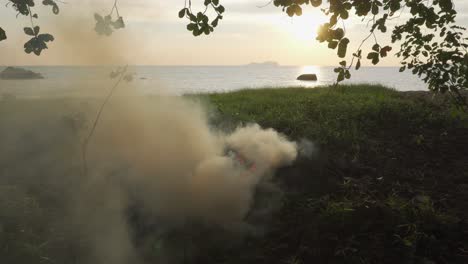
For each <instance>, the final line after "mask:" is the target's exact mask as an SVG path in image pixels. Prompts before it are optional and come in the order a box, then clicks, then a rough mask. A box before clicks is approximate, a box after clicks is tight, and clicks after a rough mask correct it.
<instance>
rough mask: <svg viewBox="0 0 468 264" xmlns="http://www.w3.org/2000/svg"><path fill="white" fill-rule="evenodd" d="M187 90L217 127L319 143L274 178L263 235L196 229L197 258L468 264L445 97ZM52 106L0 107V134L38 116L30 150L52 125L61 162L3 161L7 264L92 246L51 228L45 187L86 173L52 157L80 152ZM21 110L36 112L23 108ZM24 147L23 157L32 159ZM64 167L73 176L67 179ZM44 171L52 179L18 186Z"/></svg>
mask: <svg viewBox="0 0 468 264" xmlns="http://www.w3.org/2000/svg"><path fill="white" fill-rule="evenodd" d="M190 97H192V98H193V97H195V98H196V99H197V100H202V101H204V102H205V103H206V104H208V105H209V107H210V108H211V109H212V110H213V111H212V112H214V113H215V114H214V115H212V117H211V121H212V123H213V125H214V126H217V127H220V128H225V129H232V128H233V127H234V126H237V125H239V124H241V123H258V124H260V125H261V126H262V127H265V128H269V127H271V128H274V129H276V130H278V131H280V132H282V133H283V134H285V135H286V136H288V137H289V138H291V139H294V140H301V139H308V140H310V141H312V142H313V143H314V144H315V146H316V153H315V154H316V155H314V156H313V157H312V158H300V159H299V160H298V161H297V162H296V163H295V164H293V165H292V166H289V167H286V168H282V169H280V170H279V171H278V172H277V173H276V176H275V181H276V183H277V184H278V185H279V186H281V187H282V190H283V191H284V196H283V199H282V202H281V205H280V208H279V210H278V211H276V212H275V213H274V215H273V216H272V218H271V219H269V221H267V225H266V228H265V229H264V230H263V231H264V232H262V233H261V235H251V236H247V237H245V238H243V240H242V241H241V242H240V243H234V242H232V243H231V242H229V243H228V241H231V240H229V238H230V235H229V234H222V232H221V234H220V233H219V230H218V232H215V233H213V232H211V233H210V232H208V231H207V232H198V233H197V230H193V235H192V237H191V241H190V244H191V245H195V246H196V247H197V250H195V253H193V252H192V253H193V256H194V258H193V259H192V260H191V263H255V264H259V263H414V264H418V263H468V254H467V252H468V222H467V219H468V213H467V212H466V208H467V206H468V162H467V160H468V149H467V148H466V146H467V145H468V114H467V113H466V112H463V111H460V110H459V109H457V108H456V107H454V106H453V105H451V104H450V103H449V102H448V101H447V99H446V98H445V97H438V98H436V99H434V100H433V99H431V96H429V95H428V94H427V93H424V92H421V93H419V92H409V93H403V92H397V91H394V90H391V89H387V88H385V87H382V86H375V85H350V86H340V87H339V88H337V89H332V88H329V87H321V88H316V89H306V88H284V89H261V90H242V91H237V92H232V93H220V94H208V95H195V96H190ZM51 102H52V101H44V102H42V101H35V102H34V103H31V102H26V104H24V103H22V102H21V100H18V102H7V103H6V104H3V105H2V104H0V116H2V118H4V119H2V120H3V121H4V123H3V124H2V123H0V128H2V129H1V130H0V135H1V136H2V137H3V138H8V137H9V136H11V135H10V133H12V131H9V130H8V126H7V125H5V124H8V123H12V124H13V123H15V122H17V121H16V119H15V117H17V118H18V119H21V118H20V117H21V116H23V115H24V116H25V117H29V113H34V115H35V116H36V115H37V118H36V119H37V120H36V121H35V123H34V124H29V123H26V124H17V123H16V124H15V125H18V126H19V127H21V128H22V130H21V131H22V132H21V133H24V135H22V141H23V142H22V143H23V144H24V146H29V145H30V144H31V142H34V140H35V138H36V137H37V134H43V132H44V131H43V130H46V131H47V132H48V134H47V135H48V136H47V137H46V138H49V137H50V138H53V140H54V141H55V144H56V145H60V147H57V148H52V151H53V154H54V155H53V156H52V157H55V158H56V160H38V161H37V163H38V164H28V165H30V166H33V167H34V168H35V169H34V170H28V169H27V168H26V166H20V165H17V166H10V167H7V166H3V167H2V166H0V255H1V256H3V258H2V261H0V262H2V263H7V264H10V263H39V262H53V261H55V262H57V263H77V262H76V259H79V255H80V253H79V252H82V251H83V250H85V249H84V248H86V247H85V245H83V244H82V243H83V242H80V241H71V242H69V243H68V242H67V243H66V242H64V241H68V239H66V237H67V234H68V233H69V232H71V231H70V230H68V229H70V228H71V227H67V226H54V228H53V229H49V228H44V226H48V225H50V221H51V219H56V218H57V215H60V211H61V210H64V209H63V208H62V207H66V206H67V205H66V204H61V203H60V202H59V201H58V200H57V199H56V196H57V195H55V192H57V193H60V191H61V190H58V188H59V187H57V189H55V188H54V186H55V185H53V184H50V183H55V182H56V181H57V180H59V181H63V182H67V181H68V182H69V183H67V184H69V185H70V186H73V182H74V180H73V177H76V175H79V164H71V167H70V168H66V170H65V169H61V168H58V167H57V166H58V165H57V163H59V162H57V160H62V159H63V160H65V159H67V158H70V159H76V158H77V157H75V156H73V157H72V156H70V154H69V153H71V152H73V151H70V150H67V151H65V152H63V151H62V149H61V147H63V146H65V147H70V148H72V147H73V146H74V147H76V146H75V145H76V142H74V141H75V140H76V135H74V134H73V133H76V131H74V130H73V126H71V125H70V124H69V123H70V122H68V121H67V120H68V119H67V118H64V119H63V120H62V121H63V122H62V123H58V124H56V123H53V122H51V124H45V123H43V122H42V120H44V118H45V117H49V118H50V117H51V116H52V115H53V116H56V117H57V118H60V117H61V116H63V115H64V114H63V113H61V112H57V111H55V110H54V109H53V107H52V108H51V107H50V104H51ZM8 104H11V105H13V106H14V107H10V106H8ZM53 104H54V105H56V106H57V107H61V108H66V107H67V105H68V104H67V103H66V102H61V101H53ZM74 104H76V105H78V106H79V102H74ZM25 105H27V107H28V108H30V109H32V110H31V111H29V112H28V111H25V112H23V107H24V106H25ZM19 110H21V111H19ZM7 121H8V122H7ZM60 124H62V125H60ZM30 126H32V127H34V130H29V129H28V127H30ZM36 130H37V131H36ZM36 132H38V133H37V134H36ZM50 134H51V136H50ZM2 137H0V140H1V139H2ZM0 142H2V141H0ZM5 142H8V141H5ZM5 146H6V145H5ZM32 146H35V147H37V148H38V150H35V151H36V152H40V151H41V150H45V149H47V150H48V151H51V148H50V145H49V144H47V145H44V146H43V145H40V144H36V145H34V144H33V145H32ZM53 146H55V145H53ZM10 147H11V149H10V150H11V152H14V149H13V146H10ZM7 150H8V148H7ZM9 153H10V151H9V152H8V153H2V152H0V165H1V164H2V162H3V163H4V164H12V163H11V162H10V163H9V160H11V159H12V157H9V156H8V155H9ZM64 153H68V154H64ZM20 154H21V155H19V156H18V157H19V158H21V159H24V160H26V161H27V160H28V157H29V156H30V155H33V154H31V153H30V152H28V151H25V152H24V153H20ZM51 167H52V168H53V169H50V168H51ZM75 170H76V171H75ZM63 171H68V172H70V175H67V176H68V177H62V176H63V175H61V174H60V173H62V172H63ZM37 174H42V175H47V177H44V179H41V181H34V184H32V186H28V187H27V188H26V187H25V186H23V184H24V183H25V182H28V179H30V178H31V177H36V176H37ZM55 174H56V175H55ZM47 182H48V183H47ZM46 183H47V184H49V185H50V186H49V187H47V189H45V185H46ZM15 185H21V187H20V188H17V187H16V186H15ZM56 185H57V186H63V183H57V184H56ZM44 190H47V191H44ZM54 197H55V198H54ZM54 199H55V200H54ZM260 206H261V205H260ZM51 216H53V217H51ZM250 221H251V219H247V222H249V223H250ZM264 227H265V226H264ZM136 228H138V227H136ZM145 233H146V236H148V237H152V241H153V242H152V243H148V244H145V245H143V246H142V248H141V249H140V252H141V253H142V255H143V258H144V259H146V260H148V261H149V262H151V260H152V259H153V258H154V259H157V254H158V250H159V249H157V248H160V247H161V245H160V244H161V241H160V238H159V237H158V235H157V230H151V229H150V230H145ZM168 236H170V237H171V239H169V241H170V242H168V243H174V244H175V246H174V247H172V248H173V249H176V250H175V251H176V253H174V254H179V255H181V256H182V255H184V256H185V251H184V253H183V254H182V253H181V250H177V249H178V247H179V246H180V244H178V241H179V240H180V238H182V239H184V240H185V239H187V238H186V234H185V233H184V232H182V234H179V233H178V231H177V230H176V231H174V234H169V235H168ZM44 240H45V241H47V243H44ZM171 241H172V242H171ZM174 241H175V242H174ZM232 241H234V240H232ZM236 241H237V240H236ZM70 252H71V253H70ZM181 256H179V258H178V260H180V262H181V261H182V260H183V258H182V257H181ZM176 259H177V258H176Z"/></svg>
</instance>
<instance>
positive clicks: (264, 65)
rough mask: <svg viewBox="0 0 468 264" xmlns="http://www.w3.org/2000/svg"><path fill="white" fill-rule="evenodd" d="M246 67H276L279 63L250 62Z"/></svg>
mask: <svg viewBox="0 0 468 264" xmlns="http://www.w3.org/2000/svg"><path fill="white" fill-rule="evenodd" d="M247 66H257V67H258V66H261V67H278V66H279V63H278V62H276V61H265V62H252V63H249V64H247Z"/></svg>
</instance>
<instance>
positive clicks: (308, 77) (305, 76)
mask: <svg viewBox="0 0 468 264" xmlns="http://www.w3.org/2000/svg"><path fill="white" fill-rule="evenodd" d="M297 79H298V80H299V81H317V74H313V73H311V74H302V75H300V76H299V77H297Z"/></svg>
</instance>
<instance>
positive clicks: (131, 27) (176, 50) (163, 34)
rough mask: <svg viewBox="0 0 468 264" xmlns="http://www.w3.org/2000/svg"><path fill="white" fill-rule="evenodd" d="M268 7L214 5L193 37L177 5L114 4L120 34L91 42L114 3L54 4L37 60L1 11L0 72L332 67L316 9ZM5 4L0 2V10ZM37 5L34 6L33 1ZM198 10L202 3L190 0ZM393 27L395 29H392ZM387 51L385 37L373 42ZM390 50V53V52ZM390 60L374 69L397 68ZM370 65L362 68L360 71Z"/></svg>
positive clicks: (252, 0)
mask: <svg viewBox="0 0 468 264" xmlns="http://www.w3.org/2000/svg"><path fill="white" fill-rule="evenodd" d="M268 1H269V0H220V2H221V3H222V4H223V5H224V6H225V7H226V13H225V15H224V19H223V20H221V22H220V24H219V26H218V28H216V29H215V32H214V33H213V34H211V35H209V36H201V37H193V36H192V35H191V33H190V32H188V31H187V30H186V28H185V26H186V24H187V20H185V19H179V18H178V16H177V14H178V11H179V10H180V9H181V8H183V6H184V0H119V2H118V6H119V11H120V14H121V15H122V16H123V17H124V19H125V22H126V28H125V29H124V30H119V31H118V32H116V33H114V34H113V35H112V36H110V37H100V36H97V35H96V34H95V33H94V31H93V28H94V18H93V14H94V13H100V14H107V13H109V11H110V9H111V8H112V5H113V2H114V0H67V1H66V2H65V3H63V4H59V5H60V7H61V12H60V14H59V15H58V16H56V15H53V14H52V12H51V11H50V9H49V8H45V7H42V6H39V7H36V8H35V12H37V13H38V14H39V19H38V20H37V22H36V23H37V24H38V25H40V26H41V31H42V32H48V33H51V34H53V35H54V36H55V38H56V39H55V41H54V42H52V43H50V44H49V49H48V50H46V51H45V52H44V53H43V54H42V55H41V56H39V57H37V56H35V55H28V54H25V53H24V52H23V49H22V47H23V44H24V42H26V41H27V40H28V36H26V35H25V34H24V33H23V30H22V28H23V27H25V26H28V25H30V21H29V19H28V18H27V17H24V16H18V17H16V12H15V11H14V10H13V9H12V8H11V7H10V8H4V7H2V8H0V26H1V27H3V28H4V29H5V30H6V31H7V35H8V40H7V41H2V42H0V65H90V64H91V65H92V64H121V63H128V64H138V65H242V64H248V63H251V62H262V61H276V62H278V63H280V64H281V65H320V66H330V65H333V66H335V65H337V64H338V62H339V61H340V60H341V59H339V58H338V57H337V56H336V51H334V50H330V49H328V48H327V46H326V44H323V43H319V42H317V41H316V40H315V34H316V28H317V26H318V25H319V24H321V23H324V22H326V21H327V18H326V17H325V16H324V15H323V14H322V13H321V11H320V10H318V9H317V8H312V7H309V8H306V9H305V10H304V12H303V16H302V17H294V18H290V17H288V16H287V15H286V14H285V13H283V12H281V9H279V8H276V7H274V6H273V5H268V6H266V7H263V8H259V6H262V5H265V4H266V3H268ZM3 2H4V3H6V2H7V1H6V0H0V4H1V5H2V6H4V3H3ZM36 2H38V3H39V2H41V1H36ZM192 2H194V10H197V9H198V10H201V9H202V3H203V0H192ZM454 3H455V5H456V8H457V10H458V13H459V18H458V24H460V25H464V26H468V1H467V0H454ZM396 22H397V21H396ZM346 31H347V36H348V38H350V39H351V44H350V50H354V49H355V48H356V47H357V45H358V43H359V42H360V40H362V39H363V38H364V36H365V34H366V32H368V29H367V28H366V25H365V23H363V22H361V21H359V20H349V21H347V22H346ZM378 38H379V41H381V42H382V43H385V42H387V43H390V42H389V35H388V34H387V35H382V34H381V35H378ZM395 48H396V47H395ZM398 61H399V60H398V58H396V57H395V56H394V55H393V54H391V55H390V56H389V57H388V58H386V59H385V60H384V61H382V62H381V64H380V66H395V65H398ZM366 64H369V63H368V62H365V63H364V65H366Z"/></svg>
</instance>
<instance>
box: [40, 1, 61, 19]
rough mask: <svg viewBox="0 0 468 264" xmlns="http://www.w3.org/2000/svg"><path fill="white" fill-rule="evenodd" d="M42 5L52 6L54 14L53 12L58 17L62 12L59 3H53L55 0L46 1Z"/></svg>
mask: <svg viewBox="0 0 468 264" xmlns="http://www.w3.org/2000/svg"><path fill="white" fill-rule="evenodd" d="M42 4H43V5H45V6H47V5H50V6H52V12H53V13H54V14H56V15H57V14H58V13H59V11H60V9H59V7H58V5H57V3H56V2H55V1H53V0H44V1H42Z"/></svg>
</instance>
